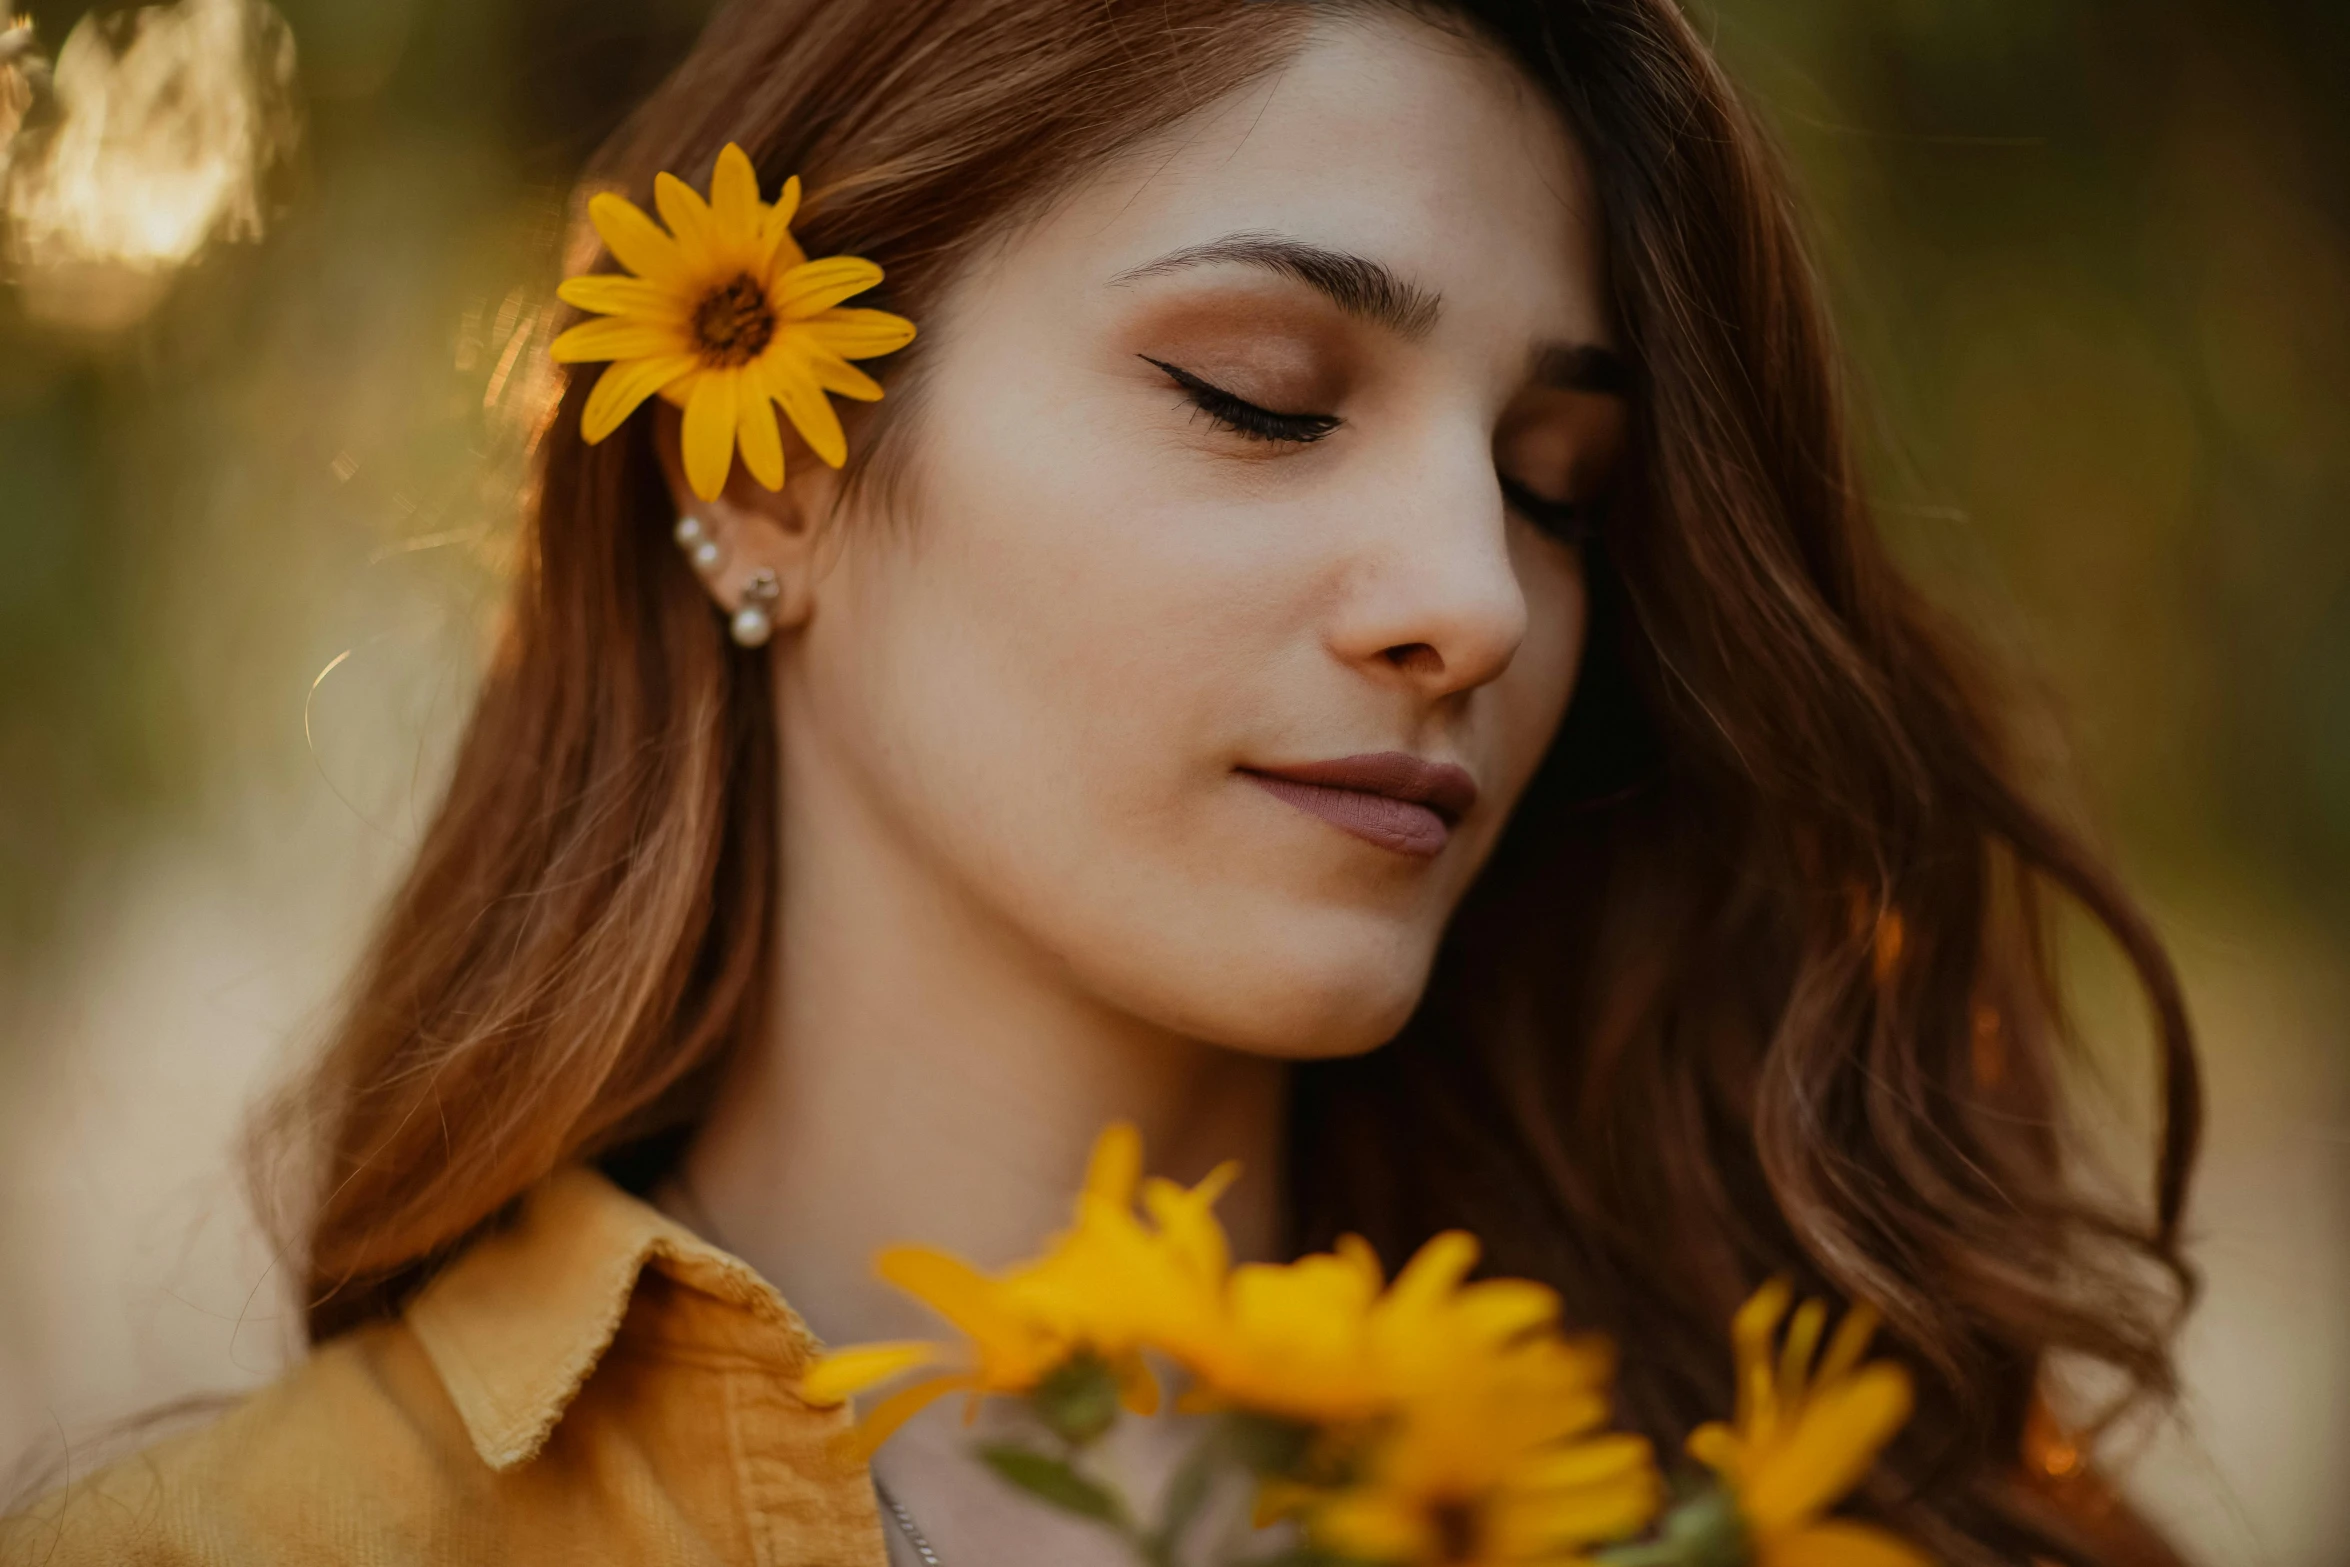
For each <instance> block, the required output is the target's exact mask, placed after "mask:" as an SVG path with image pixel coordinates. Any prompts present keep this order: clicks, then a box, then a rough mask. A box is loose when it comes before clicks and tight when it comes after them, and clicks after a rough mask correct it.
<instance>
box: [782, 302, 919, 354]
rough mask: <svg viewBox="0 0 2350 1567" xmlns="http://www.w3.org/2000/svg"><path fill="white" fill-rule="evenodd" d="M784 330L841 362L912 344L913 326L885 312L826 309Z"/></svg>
mask: <svg viewBox="0 0 2350 1567" xmlns="http://www.w3.org/2000/svg"><path fill="white" fill-rule="evenodd" d="M785 330H786V331H787V332H789V333H791V334H792V335H794V336H797V337H799V338H802V339H803V340H805V341H807V342H810V343H814V344H815V345H816V346H817V347H819V348H822V349H826V350H829V351H830V352H832V353H835V354H838V355H840V357H841V358H843V359H871V358H873V357H875V356H876V355H879V354H888V353H895V352H896V351H897V350H899V349H901V348H903V347H905V346H906V345H907V344H908V343H911V342H912V341H914V323H913V322H911V321H909V320H907V319H906V318H905V317H904V316H893V315H891V314H890V313H889V312H888V311H886V310H827V311H825V312H824V313H823V314H821V315H814V316H809V317H808V318H807V319H806V320H803V321H794V322H792V323H791V324H790V325H789V326H788V327H786V328H785Z"/></svg>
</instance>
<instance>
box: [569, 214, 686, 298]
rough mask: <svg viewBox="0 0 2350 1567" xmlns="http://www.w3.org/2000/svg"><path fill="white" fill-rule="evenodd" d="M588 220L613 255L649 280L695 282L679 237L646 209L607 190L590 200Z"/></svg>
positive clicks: (683, 285)
mask: <svg viewBox="0 0 2350 1567" xmlns="http://www.w3.org/2000/svg"><path fill="white" fill-rule="evenodd" d="M588 221H589V222H590V223H593V224H594V225H595V226H596V233H597V234H598V235H600V236H602V238H603V241H604V248H605V249H606V250H609V251H611V252H612V259H613V260H615V261H617V262H619V263H620V264H621V265H622V266H624V267H626V268H628V270H629V271H631V272H634V273H635V274H636V275H637V276H638V277H640V278H643V279H644V280H645V281H646V282H648V283H659V284H661V285H663V286H664V287H668V288H676V289H686V288H691V287H692V286H693V284H694V274H693V269H692V268H690V267H688V266H687V265H686V259H685V253H684V252H683V251H680V250H679V249H678V248H677V241H675V240H673V239H671V238H670V237H669V236H668V235H667V234H664V233H662V232H661V227H660V225H659V224H657V223H655V222H654V221H653V220H652V219H651V218H648V217H646V216H645V214H644V209H642V208H641V207H639V206H637V204H636V203H635V202H633V201H629V200H628V199H626V198H625V197H621V196H615V195H613V194H612V193H611V192H609V191H607V192H605V193H604V194H602V195H600V196H597V197H596V198H595V199H593V200H592V201H590V202H589V203H588Z"/></svg>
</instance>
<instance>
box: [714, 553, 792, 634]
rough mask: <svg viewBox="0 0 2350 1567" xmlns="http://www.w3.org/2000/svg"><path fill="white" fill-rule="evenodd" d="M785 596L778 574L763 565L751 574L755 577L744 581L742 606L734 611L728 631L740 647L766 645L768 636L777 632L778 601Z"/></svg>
mask: <svg viewBox="0 0 2350 1567" xmlns="http://www.w3.org/2000/svg"><path fill="white" fill-rule="evenodd" d="M782 597H783V584H782V583H780V582H778V581H776V580H775V573H774V572H772V571H770V570H768V569H767V568H766V567H765V566H761V567H760V568H759V569H758V570H757V571H754V572H752V573H751V580H750V581H748V582H746V583H744V584H743V603H742V608H740V609H738V610H736V611H735V612H734V619H733V621H732V622H731V623H730V624H729V625H728V626H727V630H728V631H729V632H730V633H731V634H732V635H733V637H734V641H735V645H736V646H737V647H765V646H766V645H767V639H768V638H769V637H771V636H773V635H775V604H776V600H778V599H780V598H782Z"/></svg>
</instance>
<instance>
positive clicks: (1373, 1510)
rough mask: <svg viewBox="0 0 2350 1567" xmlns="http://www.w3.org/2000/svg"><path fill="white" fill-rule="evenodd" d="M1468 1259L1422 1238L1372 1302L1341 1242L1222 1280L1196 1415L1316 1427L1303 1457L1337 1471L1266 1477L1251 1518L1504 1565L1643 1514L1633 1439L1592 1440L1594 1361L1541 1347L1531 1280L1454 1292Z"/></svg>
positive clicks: (1349, 1249) (1370, 1285)
mask: <svg viewBox="0 0 2350 1567" xmlns="http://www.w3.org/2000/svg"><path fill="white" fill-rule="evenodd" d="M1476 1258H1477V1246H1476V1242H1475V1241H1474V1240H1473V1239H1472V1238H1471V1237H1469V1236H1467V1235H1465V1234H1461V1233H1458V1232H1452V1233H1448V1234H1445V1235H1440V1236H1438V1237H1436V1238H1435V1239H1434V1240H1432V1241H1430V1242H1429V1243H1428V1244H1427V1245H1426V1246H1424V1247H1422V1248H1421V1249H1420V1251H1419V1253H1418V1254H1417V1255H1415V1256H1414V1257H1413V1258H1412V1260H1411V1261H1410V1262H1409V1263H1407V1264H1406V1265H1405V1266H1404V1269H1403V1271H1402V1272H1401V1273H1399V1274H1398V1275H1397V1276H1396V1279H1395V1283H1394V1284H1393V1285H1392V1286H1391V1287H1389V1288H1387V1289H1386V1290H1385V1291H1384V1292H1382V1290H1381V1287H1380V1272H1379V1264H1378V1261H1377V1259H1376V1258H1375V1257H1374V1256H1373V1255H1372V1254H1371V1250H1370V1248H1369V1247H1368V1246H1366V1245H1364V1244H1363V1243H1362V1242H1361V1241H1360V1240H1359V1239H1356V1238H1354V1237H1352V1236H1350V1237H1347V1238H1346V1239H1345V1240H1344V1241H1342V1242H1341V1243H1340V1247H1339V1250H1338V1251H1337V1253H1336V1254H1334V1255H1327V1256H1317V1257H1307V1258H1304V1259H1301V1260H1300V1261H1299V1262H1298V1263H1295V1264H1292V1265H1291V1266H1290V1267H1289V1268H1286V1269H1280V1268H1268V1269H1262V1270H1251V1269H1248V1268H1242V1269H1239V1270H1237V1271H1236V1272H1235V1273H1234V1274H1233V1277H1232V1284H1231V1289H1230V1299H1229V1308H1230V1309H1229V1315H1228V1317H1227V1320H1226V1324H1225V1338H1224V1339H1223V1341H1222V1342H1220V1343H1218V1344H1215V1345H1214V1346H1212V1352H1211V1353H1210V1354H1209V1355H1207V1356H1205V1357H1201V1358H1200V1359H1199V1360H1198V1361H1197V1362H1196V1364H1195V1366H1194V1369H1195V1371H1196V1373H1197V1374H1198V1375H1199V1376H1200V1378H1201V1385H1202V1388H1203V1389H1204V1390H1206V1391H1207V1393H1208V1395H1209V1401H1211V1402H1214V1403H1217V1404H1224V1405H1231V1406H1235V1407H1239V1408H1244V1409H1248V1410H1251V1411H1254V1412H1256V1413H1259V1414H1271V1415H1275V1416H1277V1417H1280V1418H1286V1419H1290V1420H1295V1421H1300V1422H1304V1423H1308V1424H1312V1425H1315V1426H1318V1427H1320V1428H1322V1431H1323V1445H1324V1449H1325V1451H1324V1453H1323V1454H1322V1455H1321V1461H1322V1462H1323V1463H1324V1464H1325V1465H1328V1466H1330V1467H1335V1468H1338V1469H1342V1470H1351V1471H1352V1473H1351V1474H1350V1475H1349V1476H1348V1478H1346V1479H1345V1480H1344V1481H1343V1482H1341V1483H1338V1484H1336V1485H1332V1486H1327V1487H1316V1486H1313V1485H1309V1484H1295V1483H1290V1482H1284V1481H1274V1482H1271V1483H1269V1484H1268V1485H1267V1486H1266V1487H1265V1490H1264V1493H1263V1494H1262V1495H1260V1497H1259V1502H1258V1517H1259V1519H1260V1521H1269V1520H1270V1519H1271V1518H1273V1517H1278V1516H1283V1515H1288V1514H1296V1515H1299V1516H1301V1517H1302V1518H1303V1519H1304V1521H1305V1523H1306V1527H1307V1530H1308V1532H1309V1533H1310V1534H1311V1535H1312V1537H1313V1538H1314V1539H1315V1541H1316V1542H1317V1543H1319V1544H1320V1545H1322V1546H1324V1547H1326V1548H1328V1549H1330V1550H1332V1551H1335V1552H1337V1553H1339V1554H1340V1555H1342V1556H1346V1557H1351V1558H1356V1559H1360V1560H1364V1561H1377V1562H1410V1563H1415V1564H1437V1563H1443V1564H1460V1567H1471V1564H1475V1567H1503V1564H1518V1563H1529V1564H1530V1563H1568V1562H1574V1561H1579V1560H1582V1559H1583V1558H1582V1556H1581V1554H1580V1552H1581V1550H1582V1548H1583V1547H1585V1546H1589V1545H1593V1544H1597V1543H1599V1542H1602V1541H1606V1540H1613V1539H1618V1538H1621V1537H1623V1536H1625V1535H1629V1534H1632V1533H1635V1532H1637V1531H1638V1530H1639V1529H1640V1528H1642V1527H1643V1526H1644V1525H1646V1524H1647V1523H1648V1521H1649V1520H1650V1519H1651V1518H1653V1517H1654V1516H1655V1514H1656V1509H1657V1505H1658V1500H1659V1496H1660V1493H1661V1490H1662V1486H1661V1483H1660V1481H1659V1479H1658V1477H1657V1473H1656V1466H1655V1462H1654V1460H1653V1457H1652V1455H1651V1454H1650V1451H1649V1447H1648V1444H1647V1443H1646V1442H1645V1441H1643V1440H1641V1439H1640V1438H1638V1437H1630V1436H1615V1435H1606V1434H1603V1433H1602V1432H1601V1429H1600V1428H1601V1427H1602V1426H1604V1425H1605V1424H1606V1421H1607V1417H1608V1400H1607V1385H1608V1381H1609V1379H1610V1376H1611V1374H1612V1370H1613V1368H1612V1365H1611V1363H1610V1360H1609V1356H1608V1355H1607V1353H1606V1352H1605V1351H1604V1350H1602V1349H1599V1348H1598V1347H1596V1346H1594V1345H1592V1344H1589V1343H1584V1342H1576V1341H1571V1340H1568V1339H1566V1338H1564V1337H1562V1336H1561V1335H1560V1334H1559V1332H1558V1324H1557V1319H1558V1309H1559V1308H1558V1298H1557V1296H1556V1295H1554V1294H1553V1293H1552V1292H1551V1291H1550V1290H1548V1289H1545V1288H1543V1287H1542V1286H1541V1285H1538V1284H1532V1283H1528V1282H1526V1281H1524V1280H1516V1279H1497V1280H1487V1281H1484V1282H1481V1283H1475V1284H1466V1285H1464V1284H1463V1283H1462V1280H1463V1279H1464V1278H1465V1277H1466V1275H1467V1273H1468V1270H1469V1268H1470V1267H1471V1266H1472V1265H1473V1264H1474V1263H1475V1261H1476ZM1350 1428H1351V1429H1350ZM1350 1449H1351V1451H1350ZM1309 1467H1310V1466H1309Z"/></svg>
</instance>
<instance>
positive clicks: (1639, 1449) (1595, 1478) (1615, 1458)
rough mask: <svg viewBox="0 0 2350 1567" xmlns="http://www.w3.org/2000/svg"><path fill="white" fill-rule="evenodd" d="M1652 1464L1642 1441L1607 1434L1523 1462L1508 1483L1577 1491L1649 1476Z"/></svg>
mask: <svg viewBox="0 0 2350 1567" xmlns="http://www.w3.org/2000/svg"><path fill="white" fill-rule="evenodd" d="M1652 1462H1653V1450H1652V1449H1651V1448H1650V1447H1649V1445H1648V1439H1647V1438H1646V1437H1640V1436H1632V1435H1629V1434H1628V1433H1625V1432H1620V1431H1619V1432H1611V1433H1610V1434H1608V1435H1606V1436H1597V1437H1593V1438H1591V1439H1590V1440H1589V1441H1586V1442H1576V1443H1574V1444H1572V1445H1571V1446H1567V1447H1562V1448H1559V1449H1557V1450H1556V1451H1554V1452H1548V1453H1540V1454H1537V1455H1535V1456H1534V1457H1532V1458H1529V1459H1526V1460H1525V1461H1524V1463H1523V1464H1522V1465H1521V1466H1520V1468H1519V1470H1518V1471H1517V1473H1516V1474H1515V1475H1513V1476H1512V1482H1513V1484H1519V1485H1524V1486H1527V1487H1530V1488H1532V1489H1536V1490H1546V1491H1547V1490H1561V1489H1570V1488H1580V1487H1583V1486H1590V1485H1600V1484H1603V1483H1605V1482H1608V1481H1614V1480H1622V1479H1623V1478H1625V1477H1626V1476H1628V1475H1629V1476H1638V1475H1641V1474H1643V1473H1646V1472H1652V1471H1651V1468H1650V1466H1651V1464H1652Z"/></svg>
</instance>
